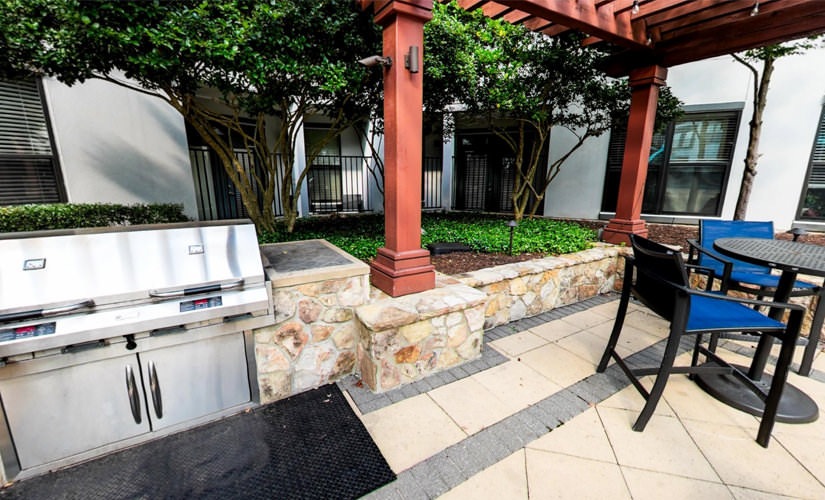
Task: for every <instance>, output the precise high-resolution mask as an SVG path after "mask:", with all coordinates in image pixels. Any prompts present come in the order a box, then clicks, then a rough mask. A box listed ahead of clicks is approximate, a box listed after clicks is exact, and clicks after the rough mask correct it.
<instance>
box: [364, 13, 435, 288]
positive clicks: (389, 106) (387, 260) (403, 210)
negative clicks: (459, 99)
mask: <svg viewBox="0 0 825 500" xmlns="http://www.w3.org/2000/svg"><path fill="white" fill-rule="evenodd" d="M432 9H433V1H432V0H385V1H381V2H376V4H375V10H376V12H375V22H376V23H378V24H379V25H381V26H382V27H383V29H384V53H383V54H382V55H384V56H389V57H391V58H392V66H390V67H387V68H385V69H384V225H385V229H384V236H385V238H386V243H385V246H384V247H383V248H379V249H378V255H377V256H376V257H375V260H373V262H372V266H371V267H372V269H371V273H370V275H371V278H372V284H373V286H375V287H376V288H378V289H380V290H382V291H384V292H385V293H387V294H389V295H390V296H393V297H398V296H400V295H407V294H410V293H415V292H421V291H424V290H430V289H432V288H435V268H434V267H433V265H432V264H431V263H430V253H429V252H428V251H427V250H425V249H422V248H421V160H422V150H421V144H422V119H423V118H422V106H423V99H424V92H423V75H424V64H423V56H424V23H426V22H427V21H429V20H430V19H431V18H432ZM410 47H416V49H414V50H410ZM408 54H413V55H417V57H418V62H417V66H418V68H417V69H418V71H417V72H412V71H411V70H410V69H408V68H405V64H404V63H405V61H404V56H405V55H408Z"/></svg>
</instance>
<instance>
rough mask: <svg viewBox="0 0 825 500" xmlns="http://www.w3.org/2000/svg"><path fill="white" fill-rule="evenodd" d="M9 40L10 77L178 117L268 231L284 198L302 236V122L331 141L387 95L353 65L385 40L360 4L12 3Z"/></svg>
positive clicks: (4, 62) (0, 67) (4, 49)
mask: <svg viewBox="0 0 825 500" xmlns="http://www.w3.org/2000/svg"><path fill="white" fill-rule="evenodd" d="M0 29H2V31H3V33H4V37H3V39H2V45H0V72H2V74H3V75H4V76H21V75H49V76H54V77H56V78H57V79H58V80H60V81H62V82H64V83H66V84H69V85H72V84H74V83H77V82H82V81H84V80H86V79H90V78H99V79H103V80H106V81H109V82H112V83H115V84H117V85H122V86H125V87H128V88H131V89H133V90H135V91H138V92H143V93H145V94H148V95H151V96H154V97H157V98H159V99H163V100H164V101H166V102H167V103H168V104H169V105H171V106H172V107H174V108H175V109H176V110H177V111H179V112H180V113H181V115H182V116H183V117H184V119H185V120H186V121H187V123H189V124H190V125H191V126H192V127H193V128H194V129H195V130H196V131H197V132H198V133H199V134H200V135H201V136H202V137H203V139H204V141H205V142H206V143H207V144H208V145H209V146H210V147H211V148H212V149H214V150H215V151H216V152H217V155H218V157H219V158H220V161H221V163H222V165H223V167H224V169H225V170H226V172H227V174H228V175H229V177H230V179H232V181H233V182H234V184H235V186H236V187H237V188H238V190H239V191H240V193H241V196H242V200H243V203H244V207H245V208H246V210H247V211H248V213H249V216H250V218H251V219H252V220H253V221H254V222H255V224H256V226H257V228H258V230H259V231H264V230H271V229H273V228H274V224H275V213H274V208H273V207H274V202H275V199H276V198H275V197H276V195H279V196H280V199H281V201H282V204H283V211H284V218H285V220H286V223H287V228H288V230H290V231H291V230H292V227H293V225H294V222H295V219H296V217H297V214H298V206H297V204H298V196H299V193H300V190H301V185H302V183H303V182H304V180H305V178H306V176H307V173H308V168H309V167H307V168H305V169H304V170H303V171H301V172H297V173H296V172H293V165H294V160H295V141H296V136H297V134H298V132H299V131H300V127H301V122H302V119H303V117H304V116H306V115H307V114H309V113H318V114H323V115H325V116H327V117H328V118H329V133H328V134H327V135H326V137H325V140H326V141H329V140H331V139H333V138H334V137H335V136H336V135H338V134H340V132H341V131H342V130H344V129H345V128H347V127H350V126H353V125H354V124H363V123H364V122H365V120H366V119H367V118H368V117H369V108H370V103H371V102H374V101H375V99H377V96H378V92H379V91H380V79H381V74H380V72H376V71H369V69H368V68H364V67H363V66H361V65H359V64H357V63H356V61H357V60H358V59H361V58H363V57H364V56H365V55H369V54H372V53H375V51H377V50H378V48H379V47H380V31H379V30H378V28H377V27H376V26H375V25H374V24H373V23H372V19H371V16H370V15H368V14H365V13H363V12H362V11H360V10H359V9H358V8H357V6H356V5H355V2H352V1H351V0H323V1H318V0H273V1H271V2H260V1H256V0H176V1H174V2H166V1H158V0H156V1H154V2H121V1H117V0H109V1H104V0H101V1H87V0H7V1H6V2H4V3H3V4H2V6H0ZM205 89H206V90H205ZM204 95H210V97H204ZM273 117H274V120H275V123H273V122H272V119H273ZM323 142H324V141H322V143H321V144H316V145H315V146H316V147H314V148H313V149H311V150H309V151H308V152H307V155H308V159H307V162H306V164H307V165H311V164H312V159H313V158H314V157H315V156H317V155H318V154H319V151H320V149H321V147H323V145H324V144H323ZM238 148H242V149H244V150H246V151H247V152H248V154H249V156H250V158H253V159H254V166H255V168H252V169H247V168H245V167H244V165H243V164H242V163H241V162H240V161H239V159H238V158H237V157H236V155H235V150H236V149H238ZM277 186H280V193H276V187H277Z"/></svg>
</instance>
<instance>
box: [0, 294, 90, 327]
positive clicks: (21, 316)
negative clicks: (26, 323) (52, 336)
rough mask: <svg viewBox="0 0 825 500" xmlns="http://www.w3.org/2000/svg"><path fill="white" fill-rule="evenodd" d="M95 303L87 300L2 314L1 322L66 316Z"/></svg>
mask: <svg viewBox="0 0 825 500" xmlns="http://www.w3.org/2000/svg"><path fill="white" fill-rule="evenodd" d="M94 305H95V301H93V300H91V299H86V300H83V301H80V302H77V303H74V304H69V305H67V306H60V307H53V308H51V309H32V310H30V311H20V312H14V313H8V314H0V322H7V321H23V320H26V319H35V318H42V317H44V316H55V315H57V314H66V313H69V312H72V311H76V310H78V309H83V308H84V307H92V306H94Z"/></svg>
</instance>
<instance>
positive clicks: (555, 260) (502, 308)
mask: <svg viewBox="0 0 825 500" xmlns="http://www.w3.org/2000/svg"><path fill="white" fill-rule="evenodd" d="M626 252H630V249H629V248H626V247H620V246H613V245H605V244H597V245H596V246H595V247H594V248H591V249H589V250H585V251H582V252H577V253H574V254H567V255H561V256H558V257H545V258H543V259H535V260H530V261H525V262H518V263H515V264H506V265H503V266H497V267H492V268H489V269H482V270H479V271H473V272H469V273H465V274H461V275H458V276H455V278H456V279H458V280H460V281H461V282H462V283H464V284H465V285H467V286H471V287H473V288H476V289H478V290H480V291H482V292H484V293H485V294H486V295H487V306H486V309H485V312H484V318H485V319H484V329H485V330H486V329H490V328H493V327H495V326H498V325H503V324H506V323H509V322H511V321H516V320H519V319H522V318H525V317H529V316H535V315H537V314H540V313H542V312H545V311H549V310H551V309H554V308H556V307H560V306H563V305H567V304H572V303H575V302H579V301H582V300H584V299H586V298H589V297H593V296H595V295H598V294H601V293H606V292H609V291H612V290H618V289H619V288H620V285H621V276H622V274H623V273H624V263H623V260H624V259H623V258H622V255H624V254H625V253H626Z"/></svg>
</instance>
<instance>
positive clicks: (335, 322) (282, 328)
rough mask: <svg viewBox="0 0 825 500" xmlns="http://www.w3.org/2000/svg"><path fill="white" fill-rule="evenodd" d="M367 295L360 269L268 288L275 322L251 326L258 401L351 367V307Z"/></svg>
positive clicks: (355, 334)
mask: <svg viewBox="0 0 825 500" xmlns="http://www.w3.org/2000/svg"><path fill="white" fill-rule="evenodd" d="M368 298H369V277H368V276H366V275H361V276H354V277H348V278H340V279H329V280H324V281H318V282H310V283H304V284H300V285H295V286H288V287H283V288H275V289H273V301H274V307H275V324H274V325H272V326H269V327H266V328H261V329H258V330H255V332H254V338H255V360H256V362H257V365H258V385H259V388H260V397H261V402H262V403H267V402H271V401H275V400H278V399H282V398H285V397H288V396H291V395H293V394H297V393H300V392H303V391H305V390H308V389H312V388H314V387H318V386H320V385H323V384H326V383H329V382H332V381H335V380H337V379H339V378H341V377H343V376H346V375H349V374H350V373H352V372H353V370H354V369H355V366H356V355H357V347H358V338H359V335H360V325H359V324H358V321H357V319H356V318H355V314H354V308H355V307H357V306H360V305H362V304H364V303H366V302H367V300H368Z"/></svg>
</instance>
